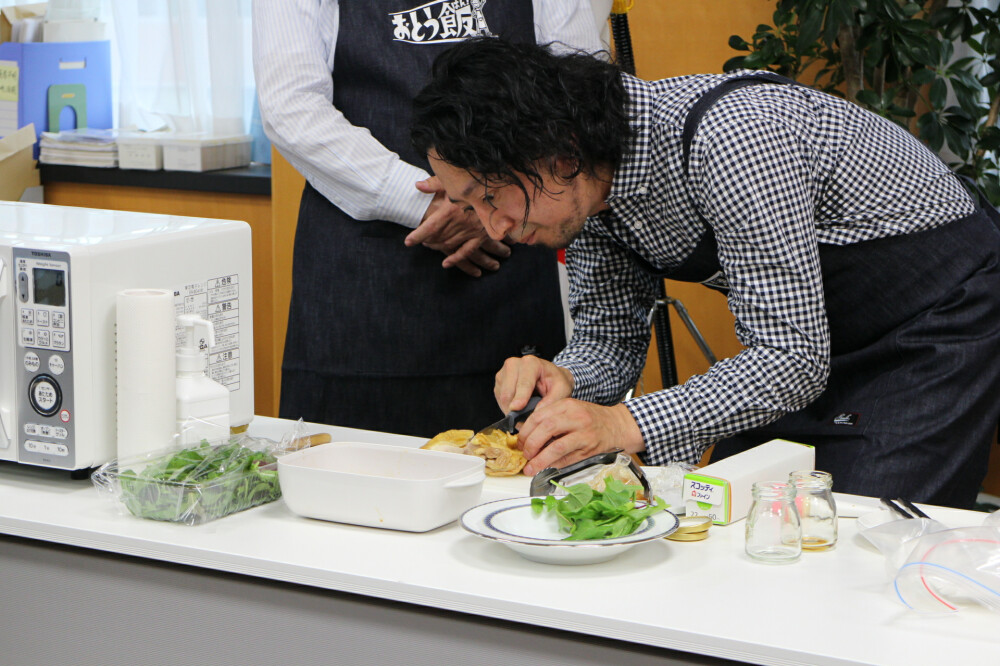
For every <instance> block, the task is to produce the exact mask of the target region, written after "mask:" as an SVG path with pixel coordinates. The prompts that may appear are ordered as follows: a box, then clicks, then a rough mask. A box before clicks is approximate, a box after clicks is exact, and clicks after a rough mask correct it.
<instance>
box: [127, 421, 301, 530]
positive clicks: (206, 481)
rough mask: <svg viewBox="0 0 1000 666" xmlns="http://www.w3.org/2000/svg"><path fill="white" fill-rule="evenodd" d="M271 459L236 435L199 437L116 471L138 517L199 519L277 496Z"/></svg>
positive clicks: (201, 521)
mask: <svg viewBox="0 0 1000 666" xmlns="http://www.w3.org/2000/svg"><path fill="white" fill-rule="evenodd" d="M276 462H277V460H276V458H275V457H274V456H272V455H271V454H270V453H268V452H266V451H255V450H253V449H251V448H249V447H247V446H244V445H242V444H241V443H240V441H239V440H233V441H230V442H228V443H226V444H216V445H212V444H209V442H207V441H205V440H202V442H201V444H200V445H199V446H196V447H190V448H187V449H182V450H180V451H177V452H175V453H173V454H170V455H167V456H163V457H162V458H160V459H157V460H154V461H151V462H150V463H148V464H147V465H146V467H145V468H143V470H142V471H141V472H138V473H136V472H134V471H132V470H124V471H122V472H120V473H119V474H118V481H119V484H120V488H121V500H122V502H123V503H124V504H125V506H126V507H127V508H128V510H129V511H130V512H131V513H132V514H133V515H136V516H139V517H140V518H149V519H152V520H164V521H170V522H179V523H186V524H189V525H195V524H199V523H204V522H207V521H209V520H214V519H216V518H221V517H222V516H227V515H229V514H231V513H235V512H237V511H243V510H244V509H249V508H250V507H253V506H257V505H259V504H264V503H266V502H271V501H274V500H276V499H278V498H279V497H280V496H281V487H280V486H279V485H278V472H277V470H276V469H275V468H274V464H275V463H276Z"/></svg>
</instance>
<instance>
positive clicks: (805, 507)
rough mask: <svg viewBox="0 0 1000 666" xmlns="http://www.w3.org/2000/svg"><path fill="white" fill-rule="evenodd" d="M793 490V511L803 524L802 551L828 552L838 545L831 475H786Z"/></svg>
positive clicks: (808, 472) (812, 472) (805, 472)
mask: <svg viewBox="0 0 1000 666" xmlns="http://www.w3.org/2000/svg"><path fill="white" fill-rule="evenodd" d="M788 483H790V484H792V485H793V486H795V508H796V509H798V511H799V519H800V520H801V521H802V550H830V549H831V548H833V547H834V546H836V545H837V502H836V501H835V500H834V499H833V475H831V474H830V473H829V472H820V471H819V470H799V471H797V472H792V473H791V474H789V475H788Z"/></svg>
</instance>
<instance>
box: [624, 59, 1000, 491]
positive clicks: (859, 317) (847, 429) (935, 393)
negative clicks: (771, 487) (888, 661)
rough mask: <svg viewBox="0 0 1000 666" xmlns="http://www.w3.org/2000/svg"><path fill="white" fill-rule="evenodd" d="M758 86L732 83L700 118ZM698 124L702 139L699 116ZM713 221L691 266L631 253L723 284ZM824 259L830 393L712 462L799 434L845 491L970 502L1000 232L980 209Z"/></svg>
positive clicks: (982, 435) (980, 462) (987, 387)
mask: <svg viewBox="0 0 1000 666" xmlns="http://www.w3.org/2000/svg"><path fill="white" fill-rule="evenodd" d="M751 78H753V77H751ZM768 78H770V77H768ZM730 81H735V80H730ZM785 81H787V80H785ZM785 81H775V82H781V83H783V82H785ZM756 82H758V81H749V82H746V81H737V82H735V83H728V82H726V83H724V84H723V85H724V86H726V87H725V88H724V89H723V90H722V91H721V92H719V91H718V90H717V89H716V90H713V91H712V97H711V99H710V101H709V102H708V103H706V104H704V105H702V106H701V107H700V108H699V106H698V104H696V106H695V107H694V108H693V109H692V113H691V115H692V116H696V115H700V113H703V112H704V110H705V109H706V108H707V107H708V105H710V104H711V101H714V99H716V98H717V97H719V96H720V95H721V94H724V93H725V92H728V90H732V89H734V87H740V86H742V85H748V84H752V83H756ZM699 103H700V101H699ZM688 124H691V125H692V128H691V129H690V135H691V136H693V133H694V128H695V127H696V126H697V117H696V118H695V120H694V121H693V122H691V118H690V116H689V123H688ZM687 130H688V127H687V126H686V127H685V134H688V131H687ZM689 141H690V138H687V139H686V141H685V143H686V144H687V143H688V142H689ZM687 152H688V146H687V145H685V168H686V164H687V161H686V155H687ZM705 227H706V232H705V234H704V236H703V237H702V239H701V241H700V242H699V243H698V244H697V246H696V248H695V250H694V252H693V253H692V254H691V255H690V256H689V257H687V258H686V259H685V261H684V262H683V263H682V264H681V265H680V266H679V267H676V268H674V269H672V270H662V269H660V268H658V267H656V266H653V265H651V264H650V263H649V262H647V261H646V260H645V259H643V258H642V257H640V256H639V255H638V254H636V253H634V252H633V255H632V256H633V260H634V261H636V262H637V264H638V265H639V266H641V267H642V268H643V269H645V270H646V271H648V272H649V273H651V274H652V275H654V276H655V277H665V278H669V279H673V280H681V281H686V282H703V283H705V284H706V285H707V286H711V287H715V288H717V289H720V290H723V291H724V290H725V280H724V278H723V274H722V269H721V265H720V263H719V259H718V252H717V246H716V242H715V238H714V235H713V233H712V229H711V227H710V226H708V225H707V224H706V225H705ZM819 256H820V267H821V271H822V275H823V290H824V295H825V301H826V314H827V319H828V321H829V325H830V337H831V372H830V376H829V379H828V381H827V386H826V389H825V390H824V391H823V393H822V394H821V395H820V396H819V398H817V399H816V400H815V401H813V402H812V403H810V404H809V405H807V406H806V407H805V408H803V409H801V410H799V411H797V412H793V413H791V414H788V415H785V416H784V417H782V418H779V419H778V420H776V421H774V422H773V423H771V424H768V425H766V426H764V427H761V428H756V429H754V430H750V431H747V432H744V433H740V434H739V435H737V436H735V437H732V438H729V439H726V440H723V441H720V442H718V443H717V444H716V445H715V449H714V450H713V453H712V460H713V461H714V460H718V459H721V458H725V457H727V456H730V455H733V454H735V453H738V452H740V451H744V450H746V449H749V448H751V447H753V446H757V445H758V444H761V443H763V442H766V441H769V440H771V439H775V438H782V439H788V440H792V441H797V442H802V443H805V444H810V445H813V446H814V447H815V448H816V468H817V469H822V470H825V471H829V472H831V473H832V474H833V478H834V489H835V490H837V491H839V492H845V493H853V494H859V495H868V496H875V497H880V496H891V497H897V496H905V497H908V498H910V499H913V500H915V501H922V502H930V503H934V504H942V505H950V506H959V507H966V508H968V507H971V506H972V504H973V503H974V502H975V497H976V494H977V493H978V491H979V488H980V484H981V482H982V479H983V477H984V475H985V472H986V467H987V459H988V455H989V446H990V443H991V441H992V434H993V431H994V429H995V428H996V424H997V420H998V418H1000V229H998V228H997V226H995V225H994V224H993V223H992V222H991V221H990V220H989V219H988V218H987V215H986V214H985V212H984V211H982V210H979V211H977V212H976V213H974V214H973V215H970V216H968V217H965V218H962V219H959V220H956V221H953V222H950V223H948V224H945V225H943V226H941V227H938V228H935V229H931V230H928V231H923V232H919V233H912V234H905V235H900V236H893V237H888V238H880V239H876V240H870V241H863V242H859V243H855V244H851V245H829V244H820V246H819Z"/></svg>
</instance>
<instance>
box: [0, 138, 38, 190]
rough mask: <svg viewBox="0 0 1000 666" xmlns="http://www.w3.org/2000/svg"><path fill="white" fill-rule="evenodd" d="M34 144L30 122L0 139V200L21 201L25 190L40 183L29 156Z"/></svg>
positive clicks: (32, 159)
mask: <svg viewBox="0 0 1000 666" xmlns="http://www.w3.org/2000/svg"><path fill="white" fill-rule="evenodd" d="M34 144H35V128H34V127H32V126H31V125H30V124H29V125H28V126H27V127H22V128H21V129H19V130H18V131H16V132H14V133H13V134H9V135H7V136H5V137H4V138H2V139H0V200H2V201H21V199H22V197H23V196H24V192H25V190H27V189H28V188H31V187H37V186H38V185H40V184H41V181H40V180H39V178H38V169H36V168H35V160H34V158H33V157H32V156H31V147H32V146H33V145H34Z"/></svg>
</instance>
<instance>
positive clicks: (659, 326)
mask: <svg viewBox="0 0 1000 666" xmlns="http://www.w3.org/2000/svg"><path fill="white" fill-rule="evenodd" d="M671 305H673V306H674V309H675V310H677V316H679V317H680V318H681V321H683V322H684V326H685V327H687V330H688V333H690V334H691V337H692V338H694V341H695V343H696V344H697V345H698V348H699V349H700V350H701V353H702V354H703V355H704V356H705V358H706V359H707V360H708V363H709V365H714V364H715V362H716V360H717V359H716V358H715V354H714V353H712V349H711V347H709V346H708V342H706V341H705V338H704V336H702V334H701V331H699V330H698V327H697V326H695V323H694V320H693V319H691V315H690V314H688V311H687V308H685V307H684V304H683V303H681V302H680V301H679V300H677V299H676V298H672V297H670V296H668V295H667V287H666V285H665V284H664V282H663V281H662V280H660V288H659V294H658V295H657V299H656V302H655V303H654V305H653V312H652V313H651V318H652V321H653V327H654V329H655V330H656V352H657V357H658V358H659V360H660V378H661V379H662V380H663V388H668V387H670V386H674V385H676V384H677V363H676V360H675V357H674V342H673V336H672V334H671V330H670V310H669V309H668V308H669V306H671Z"/></svg>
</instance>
